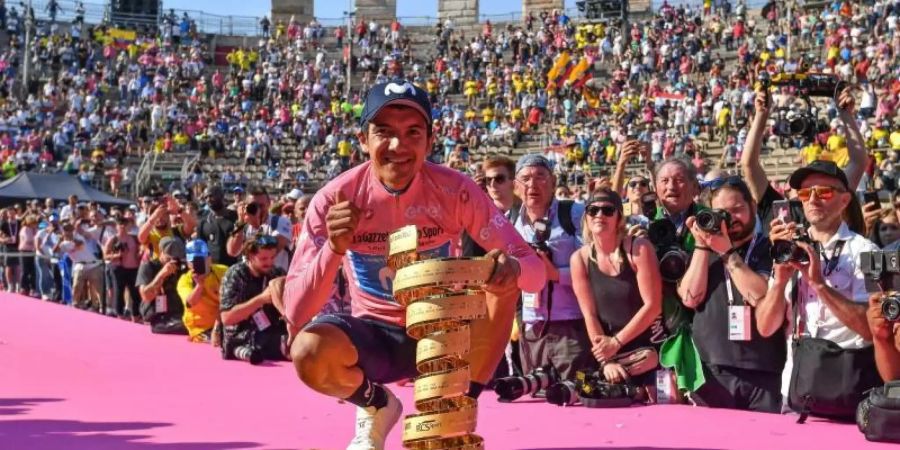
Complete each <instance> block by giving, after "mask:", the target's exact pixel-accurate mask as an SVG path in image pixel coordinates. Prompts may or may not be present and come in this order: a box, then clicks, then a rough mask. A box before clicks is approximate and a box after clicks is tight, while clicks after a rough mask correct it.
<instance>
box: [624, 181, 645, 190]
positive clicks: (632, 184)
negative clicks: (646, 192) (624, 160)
mask: <svg viewBox="0 0 900 450" xmlns="http://www.w3.org/2000/svg"><path fill="white" fill-rule="evenodd" d="M638 186H640V187H648V186H650V183H648V182H647V180H631V181H629V182H628V187H630V188H632V189H634V188H636V187H638Z"/></svg>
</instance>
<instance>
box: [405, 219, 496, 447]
mask: <svg viewBox="0 0 900 450" xmlns="http://www.w3.org/2000/svg"><path fill="white" fill-rule="evenodd" d="M388 266H390V267H391V268H392V269H393V270H394V271H395V272H396V276H395V278H394V299H395V300H396V301H397V302H399V303H400V304H401V305H403V306H404V307H406V333H407V334H408V335H409V336H410V337H412V338H413V339H417V340H418V341H419V342H418V344H417V347H416V368H417V369H418V371H419V374H420V375H419V377H417V378H416V380H415V404H416V410H417V411H419V412H418V413H417V414H412V415H409V416H406V418H405V419H404V421H403V446H404V447H405V448H408V449H414V450H476V449H477V450H481V449H483V448H484V440H483V439H482V438H481V436H478V435H477V434H474V431H475V425H476V421H477V412H478V402H477V401H476V400H475V399H473V398H471V397H468V396H467V395H466V392H467V391H468V389H469V362H468V360H467V359H466V358H467V356H468V354H469V339H470V328H469V322H471V321H472V320H476V319H480V318H482V317H484V315H485V313H486V309H485V295H484V291H482V290H481V286H482V285H483V284H484V283H486V282H487V281H488V279H489V278H490V276H491V272H492V271H493V269H494V261H493V260H490V259H484V258H439V259H426V260H419V254H418V232H417V230H416V227H415V226H412V225H411V226H407V227H403V228H401V229H399V230H397V231H395V232H394V233H392V234H391V236H390V251H389V254H388Z"/></svg>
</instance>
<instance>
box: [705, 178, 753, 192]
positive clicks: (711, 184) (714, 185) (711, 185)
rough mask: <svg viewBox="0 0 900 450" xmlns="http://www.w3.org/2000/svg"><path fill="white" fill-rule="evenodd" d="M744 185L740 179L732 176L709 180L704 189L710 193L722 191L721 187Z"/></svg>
mask: <svg viewBox="0 0 900 450" xmlns="http://www.w3.org/2000/svg"><path fill="white" fill-rule="evenodd" d="M742 185H744V180H742V179H741V177H739V176H736V175H732V176H728V177H723V178H716V179H714V180H710V181H708V182H706V184H705V185H704V187H706V188H707V189H709V190H710V191H718V190H719V189H722V187H723V186H742Z"/></svg>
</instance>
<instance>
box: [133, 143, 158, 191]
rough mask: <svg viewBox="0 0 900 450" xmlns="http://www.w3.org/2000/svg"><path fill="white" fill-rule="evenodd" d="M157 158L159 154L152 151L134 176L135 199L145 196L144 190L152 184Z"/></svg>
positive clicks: (145, 156)
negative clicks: (152, 173)
mask: <svg viewBox="0 0 900 450" xmlns="http://www.w3.org/2000/svg"><path fill="white" fill-rule="evenodd" d="M156 157H157V153H156V151H154V150H153V149H150V150H149V151H147V153H146V154H145V155H144V159H143V160H142V161H141V165H140V167H138V170H137V172H135V174H134V184H133V186H134V189H133V190H134V198H139V197H140V196H141V195H142V194H143V191H144V188H145V187H146V186H147V184H148V183H149V182H150V178H151V172H152V171H153V166H155V165H156Z"/></svg>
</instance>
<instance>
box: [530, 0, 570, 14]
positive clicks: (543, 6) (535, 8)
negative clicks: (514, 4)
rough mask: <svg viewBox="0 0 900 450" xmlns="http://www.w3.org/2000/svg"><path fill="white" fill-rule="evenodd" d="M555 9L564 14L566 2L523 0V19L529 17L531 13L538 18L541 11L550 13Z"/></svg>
mask: <svg viewBox="0 0 900 450" xmlns="http://www.w3.org/2000/svg"><path fill="white" fill-rule="evenodd" d="M554 9H558V10H559V11H560V12H562V11H563V9H565V2H564V1H563V0H522V17H525V16H527V15H528V13H529V12H533V13H534V16H535V17H537V16H538V14H539V13H540V12H541V11H548V12H550V11H553V10H554Z"/></svg>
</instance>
